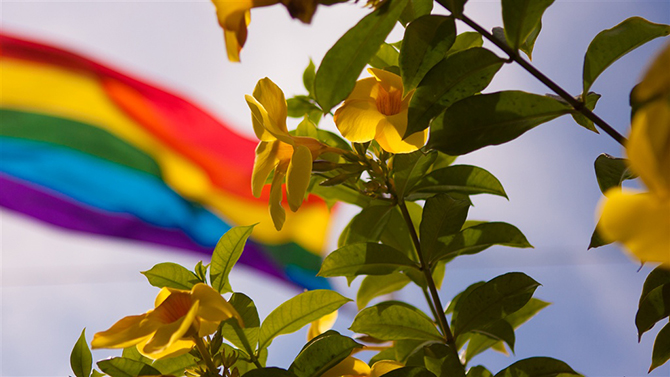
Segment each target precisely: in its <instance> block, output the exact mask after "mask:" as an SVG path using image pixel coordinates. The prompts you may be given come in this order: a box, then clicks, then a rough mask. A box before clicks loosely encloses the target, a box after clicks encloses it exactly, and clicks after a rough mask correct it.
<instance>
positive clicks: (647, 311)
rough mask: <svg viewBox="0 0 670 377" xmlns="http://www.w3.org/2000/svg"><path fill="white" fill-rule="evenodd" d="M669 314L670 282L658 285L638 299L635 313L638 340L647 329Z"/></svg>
mask: <svg viewBox="0 0 670 377" xmlns="http://www.w3.org/2000/svg"><path fill="white" fill-rule="evenodd" d="M668 315H670V284H663V285H661V286H658V287H656V288H654V289H652V290H651V291H649V293H647V295H646V296H645V297H644V299H642V301H640V306H639V307H638V309H637V314H635V326H636V327H637V334H638V340H639V339H641V338H642V334H644V333H645V332H647V331H649V330H650V329H651V328H652V327H654V325H655V324H656V322H658V321H660V320H662V319H664V318H667V317H668Z"/></svg>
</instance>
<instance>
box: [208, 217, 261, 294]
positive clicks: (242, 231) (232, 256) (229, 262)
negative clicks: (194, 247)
mask: <svg viewBox="0 0 670 377" xmlns="http://www.w3.org/2000/svg"><path fill="white" fill-rule="evenodd" d="M254 226H256V225H255V224H254V225H250V226H236V227H233V228H232V229H230V230H229V231H227V232H226V233H225V234H224V235H223V236H221V238H220V239H219V242H217V243H216V247H215V248H214V253H213V254H212V262H211V266H210V270H209V273H210V276H211V279H212V288H214V289H216V290H217V291H219V292H220V293H226V292H232V288H231V287H230V282H228V275H229V274H230V271H231V270H232V269H233V266H234V265H235V263H237V260H238V259H240V255H242V251H244V245H245V244H246V242H247V239H248V238H249V236H250V235H251V232H252V231H253V230H254Z"/></svg>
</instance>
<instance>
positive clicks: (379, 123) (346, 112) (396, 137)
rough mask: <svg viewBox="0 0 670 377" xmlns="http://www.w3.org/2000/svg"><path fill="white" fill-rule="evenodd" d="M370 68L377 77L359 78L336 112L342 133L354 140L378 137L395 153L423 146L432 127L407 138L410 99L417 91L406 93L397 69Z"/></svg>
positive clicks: (336, 121)
mask: <svg viewBox="0 0 670 377" xmlns="http://www.w3.org/2000/svg"><path fill="white" fill-rule="evenodd" d="M368 72H370V74H371V75H372V76H373V77H368V78H365V79H362V80H358V81H357V82H356V86H355V87H354V90H353V91H352V92H351V94H350V95H349V97H347V99H346V100H345V101H344V103H343V104H342V106H341V107H340V108H339V109H337V111H336V112H335V117H334V119H335V124H336V125H337V128H338V129H339V130H340V132H341V133H342V136H344V138H345V139H347V140H349V141H351V142H354V143H365V142H368V141H370V140H372V139H374V140H376V141H377V142H378V143H379V145H380V146H381V147H382V148H383V149H384V150H385V151H387V152H391V153H410V152H414V151H415V150H417V149H419V148H421V147H423V146H424V144H426V137H427V136H428V130H424V131H421V132H416V133H414V134H412V135H410V136H408V137H407V138H406V139H405V140H403V135H404V134H405V131H406V130H407V113H408V108H409V101H410V100H411V99H412V94H414V91H410V92H409V93H407V95H405V96H403V90H404V89H403V85H402V79H401V78H400V76H398V75H396V74H394V73H391V72H388V71H384V70H381V69H376V68H369V69H368Z"/></svg>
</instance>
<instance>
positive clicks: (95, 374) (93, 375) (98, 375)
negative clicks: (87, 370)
mask: <svg viewBox="0 0 670 377" xmlns="http://www.w3.org/2000/svg"><path fill="white" fill-rule="evenodd" d="M105 376H107V375H106V374H104V373H102V372H98V371H97V370H96V369H93V371H92V372H91V377H105Z"/></svg>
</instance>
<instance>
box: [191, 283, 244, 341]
mask: <svg viewBox="0 0 670 377" xmlns="http://www.w3.org/2000/svg"><path fill="white" fill-rule="evenodd" d="M191 292H192V293H191V296H192V297H193V300H194V301H197V302H198V303H199V306H200V309H198V313H197V316H198V318H202V319H204V320H205V321H212V322H221V321H225V320H227V319H229V318H236V319H237V322H238V323H239V325H240V327H244V322H243V321H242V317H240V315H239V313H237V310H235V308H234V307H233V306H232V305H231V304H230V303H229V302H228V301H226V299H224V298H223V297H222V296H221V294H220V293H219V292H217V291H215V290H214V289H213V288H212V287H210V286H208V285H206V284H203V283H198V284H196V285H194V286H193V288H192V289H191ZM212 332H213V331H212ZM209 334H211V333H208V334H200V336H205V335H209Z"/></svg>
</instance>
